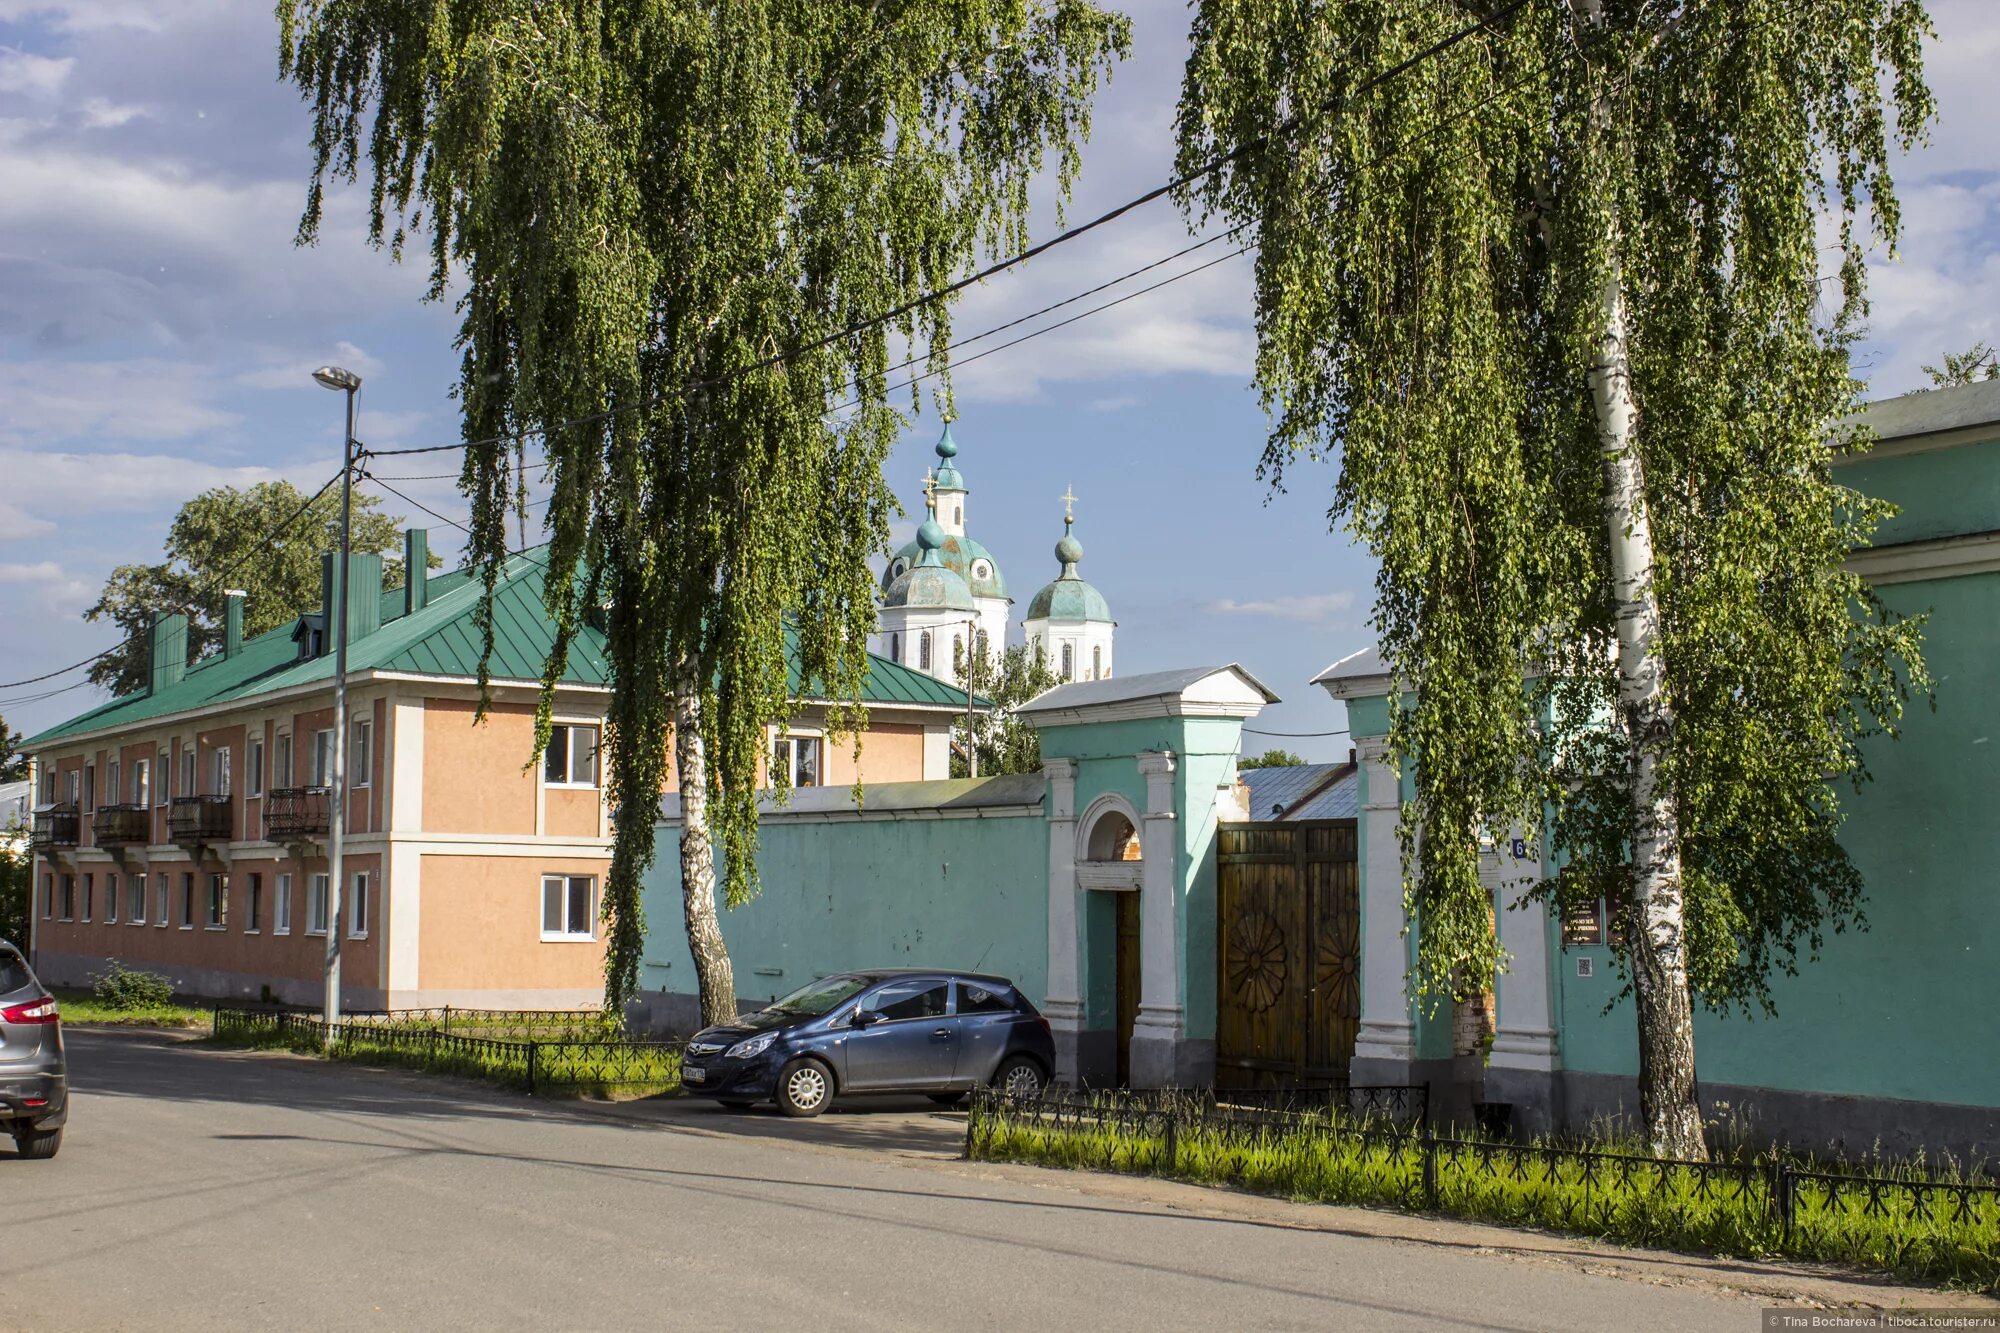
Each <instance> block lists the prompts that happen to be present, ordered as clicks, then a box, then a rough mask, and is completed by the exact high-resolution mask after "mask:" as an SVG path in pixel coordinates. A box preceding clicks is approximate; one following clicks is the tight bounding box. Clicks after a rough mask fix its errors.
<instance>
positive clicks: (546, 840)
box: [24, 532, 965, 1008]
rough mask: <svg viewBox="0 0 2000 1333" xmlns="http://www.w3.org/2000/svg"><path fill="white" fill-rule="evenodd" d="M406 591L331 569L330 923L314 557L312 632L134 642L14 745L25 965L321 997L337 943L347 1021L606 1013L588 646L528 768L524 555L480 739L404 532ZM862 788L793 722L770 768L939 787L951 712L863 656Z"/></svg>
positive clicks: (508, 598)
mask: <svg viewBox="0 0 2000 1333" xmlns="http://www.w3.org/2000/svg"><path fill="white" fill-rule="evenodd" d="M406 556H407V559H406V560H405V563H404V568H405V570H407V571H410V573H409V575H408V582H407V585H406V586H405V587H403V588H401V589H395V590H390V591H386V592H385V591H384V590H383V589H382V560H381V557H380V556H379V555H356V556H353V557H352V558H351V559H352V564H351V565H350V578H351V580H352V587H353V589H354V595H353V596H352V598H351V599H350V608H349V646H348V706H349V710H350V716H351V719H352V721H351V725H352V728H353V730H352V734H351V737H350V747H349V751H348V773H349V796H348V822H347V838H346V842H345V856H344V859H345V877H346V879H347V883H346V885H345V886H344V891H343V893H342V894H341V909H340V916H341V919H340V920H338V921H333V920H329V919H328V902H329V899H330V895H329V893H328V888H329V886H328V882H327V857H326V851H327V849H326V839H327V832H328V823H329V816H330V813H331V806H330V782H331V758H332V747H333V731H332V727H333V653H332V644H331V637H332V636H331V635H329V634H328V632H327V627H328V625H329V624H331V619H330V616H329V613H328V607H329V605H330V603H331V588H332V584H333V577H332V576H333V570H334V562H333V558H332V557H328V558H327V560H326V562H325V566H324V568H325V576H324V577H323V579H322V584H323V589H324V591H323V595H322V599H321V608H320V610H319V611H318V612H317V613H314V614H309V615H305V616H301V617H300V618H299V619H298V620H297V621H296V622H295V623H294V624H292V625H290V626H287V627H284V628H280V629H277V630H273V631H271V632H270V633H267V634H263V635H260V636H258V637H256V638H253V639H249V640H247V641H246V640H245V639H244V638H243V635H242V632H241V626H242V616H241V604H240V601H238V600H236V599H232V601H231V604H230V607H229V612H228V620H227V628H226V633H225V640H224V644H223V647H222V648H221V650H220V651H219V652H217V653H214V654H211V655H210V656H209V657H207V658H205V659H203V660H201V661H199V662H194V663H189V662H187V661H186V656H187V622H186V620H185V618H183V617H180V616H163V617H160V618H159V619H158V620H157V621H156V623H155V625H154V628H153V633H152V642H151V645H150V654H151V675H150V680H149V685H148V688H147V689H145V690H144V691H142V692H140V693H136V694H132V695H128V696H126V697H123V698H118V699H114V700H111V701H110V702H108V703H105V704H103V705H101V706H99V707H97V708H94V709H92V710H91V711H89V712H87V713H84V714H82V715H81V716H79V717H76V718H72V719H71V720H69V721H68V722H65V723H63V724H61V725H60V726H57V727H53V728H51V729H49V730H48V731H45V732H43V733H42V734H40V735H38V736H35V737H33V738H31V739H30V740H29V741H27V742H26V743H25V747H24V748H26V749H27V751H28V752H29V753H30V755H31V756H32V757H33V760H34V764H35V772H36V781H37V791H36V796H37V803H36V810H35V827H34V835H33V836H34V847H35V867H34V876H35V879H34V885H35V899H34V904H33V934H32V945H33V948H34V952H35V964H36V968H37V970H38V971H39V972H40V973H41V975H42V976H43V977H45V978H46V979H48V980H49V981H51V982H53V983H55V984H59V985H61V984H84V983H85V982H87V980H88V979H89V978H90V977H91V976H92V975H93V974H95V973H96V972H98V971H99V970H101V969H102V968H103V967H104V965H105V963H106V961H107V960H109V959H113V958H116V959H119V960H120V961H122V962H124V963H126V964H127V965H128V966H134V967H143V968H146V969H148V970H152V971H158V972H162V973H165V974H166V975H168V976H170V977H173V978H174V979H175V980H176V981H177V982H179V983H180V985H181V987H182V989H183V990H184V991H186V992H189V993H194V994H201V995H208V996H217V997H225V996H247V997H259V996H265V995H268V996H270V997H271V998H274V999H279V1000H284V1001H292V1002H304V1003H310V1002H314V1001H317V999H318V998H319V996H320V994H321V976H322V970H323V966H324V958H325V951H326V934H327V932H328V931H339V932H341V935H342V950H343V963H342V971H343V981H344V991H345V995H346V998H347V1003H348V1006H349V1007H351V1008H378V1007H392V1008H401V1007H411V1006H426V1005H439V1004H463V1005H485V1006H521V1007H532V1008H571V1007H576V1006H580V1005H586V1004H592V1003H596V1002H597V1001H598V1000H599V999H600V998H601V996H602V991H603V958H604V954H603V943H602V935H603V932H602V930H601V927H600V922H599V920H598V912H599V907H600V900H599V894H600V892H601V889H602V885H603V881H604V875H605V872H606V870H607V869H608V868H609V865H610V845H611V844H610V837H609V834H610V831H611V830H610V824H609V819H610V811H609V809H608V807H607V804H606V801H605V793H604V788H603V784H602V781H601V778H602V771H603V770H602V764H601V763H600V761H599V757H598V737H599V734H600V727H601V724H602V719H603V716H604V709H605V703H606V700H607V697H608V688H607V686H606V683H605V682H606V667H605V661H604V656H603V640H602V638H601V637H600V636H599V635H597V633H596V632H595V631H594V630H586V631H585V632H584V633H583V634H582V635H580V636H579V638H578V640H577V642H576V643H575V644H574V646H573V647H572V649H571V652H570V660H569V669H568V671H567V673H566V674H565V675H564V677H563V680H562V682H561V684H560V686H559V687H558V689H557V691H556V700H555V724H556V727H555V734H554V740H553V743H552V744H551V745H550V746H549V747H548V749H547V751H546V753H545V754H544V756H543V758H542V760H541V761H540V762H538V763H531V762H530V759H531V756H532V754H533V749H534V715H535V703H536V698H537V689H538V686H537V682H538V680H539V678H540V676H541V672H542V665H543V662H544V660H545V659H546V657H547V654H548V651H549V648H550V647H551V645H552V643H553V640H554V627H553V625H552V623H551V622H550V621H549V619H548V617H547V615H546V614H545V612H544V611H543V608H542V574H543V572H544V570H543V565H542V561H543V559H544V558H545V553H544V552H543V551H542V550H534V551H528V552H525V553H523V554H520V555H517V556H514V557H511V558H510V559H509V561H508V563H507V566H506V568H505V570H504V571H503V572H502V575H501V578H500V581H499V587H498V591H497V594H496V598H495V603H494V608H493V626H494V651H493V657H492V662H491V667H490V673H491V675H490V685H489V695H488V698H489V703H488V707H487V711H486V716H485V718H484V720H483V721H477V722H476V721H475V714H476V711H477V709H478V706H479V688H478V684H477V671H478V665H479V656H480V650H481V637H482V636H481V632H480V629H479V626H478V625H477V623H476V620H475V609H476V607H477V606H478V604H479V600H480V581H479V579H478V578H477V577H476V576H475V575H474V574H473V572H472V571H469V570H458V571H455V572H452V573H446V574H441V575H429V576H427V575H426V572H425V556H426V552H425V543H424V534H422V533H421V532H412V533H410V534H409V537H408V542H407V549H406ZM864 698H865V701H866V703H867V705H868V710H869V721H868V725H867V728H866V730H865V731H864V733H863V736H862V751H861V758H860V761H859V762H860V765H861V768H862V772H861V773H857V771H856V762H855V760H854V757H853V747H852V744H851V741H850V739H849V738H846V737H839V738H829V737H828V736H827V735H826V734H825V728H824V725H823V719H824V716H825V711H826V710H825V707H824V704H823V702H818V703H816V702H815V701H812V700H806V701H805V702H804V705H803V707H802V709H801V712H800V716H799V717H797V718H795V719H794V721H793V723H792V725H791V728H790V731H789V734H783V735H781V734H779V732H778V729H777V728H776V727H775V726H774V727H773V728H772V735H771V749H770V755H771V762H772V763H773V764H783V765H785V766H786V767H787V768H788V769H789V771H790V774H791V778H792V781H793V782H794V784H795V785H798V786H812V785H819V784H845V783H851V782H853V781H855V780H856V778H857V777H858V776H864V775H865V777H866V779H867V780H868V781H869V782H892V781H908V780H916V779H924V778H942V777H946V776H948V775H949V746H950V730H951V724H952V721H953V720H954V718H955V716H956V715H957V714H958V713H959V712H961V711H962V710H963V709H964V707H965V696H964V695H963V693H961V692H958V691H954V690H952V689H951V688H950V687H949V686H947V685H945V684H944V683H943V682H941V681H938V680H935V679H933V678H931V677H929V676H927V675H924V674H922V673H920V672H917V671H914V670H911V669H908V668H905V667H902V666H899V665H897V664H896V663H894V662H890V661H887V660H885V659H879V658H878V659H875V660H874V661H873V663H872V666H871V673H870V677H869V681H868V685H867V687H866V690H865V693H864Z"/></svg>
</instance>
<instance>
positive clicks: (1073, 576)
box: [1027, 494, 1112, 625]
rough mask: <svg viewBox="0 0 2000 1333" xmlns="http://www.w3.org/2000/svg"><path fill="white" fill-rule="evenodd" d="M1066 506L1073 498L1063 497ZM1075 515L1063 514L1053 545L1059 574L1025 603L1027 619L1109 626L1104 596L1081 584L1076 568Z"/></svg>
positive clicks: (1078, 556) (1079, 546)
mask: <svg viewBox="0 0 2000 1333" xmlns="http://www.w3.org/2000/svg"><path fill="white" fill-rule="evenodd" d="M1063 500H1064V502H1065V504H1068V505H1073V504H1074V503H1075V501H1076V497H1075V496H1074V495H1068V494H1065V495H1064V497H1063ZM1075 528H1076V515H1075V513H1074V512H1066V513H1064V514H1063V535H1062V539H1061V540H1060V541H1058V542H1057V543H1056V563H1057V564H1058V565H1060V566H1062V572H1061V573H1059V574H1057V575H1056V578H1055V582H1053V583H1050V584H1048V585H1046V586H1045V587H1043V589H1042V590H1041V591H1040V592H1038V593H1036V594H1035V596H1034V600H1032V601H1030V602H1029V603H1028V615H1027V619H1029V620H1031V621H1035V620H1058V621H1065V622H1085V623H1103V624H1107V625H1108V624H1111V623H1112V620H1111V608H1110V606H1109V605H1108V604H1107V603H1106V602H1105V600H1104V594H1102V593H1100V592H1098V591H1097V589H1095V588H1093V587H1091V586H1090V585H1089V584H1088V583H1086V582H1084V579H1083V575H1081V574H1079V573H1077V571H1076V567H1077V566H1078V565H1079V564H1081V563H1082V562H1083V543H1082V542H1080V541H1078V540H1077V539H1076V532H1075Z"/></svg>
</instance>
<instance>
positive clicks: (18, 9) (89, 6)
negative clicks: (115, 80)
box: [0, 0, 215, 33]
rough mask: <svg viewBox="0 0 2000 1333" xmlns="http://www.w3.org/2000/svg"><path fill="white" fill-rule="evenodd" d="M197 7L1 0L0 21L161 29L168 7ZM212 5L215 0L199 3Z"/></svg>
mask: <svg viewBox="0 0 2000 1333" xmlns="http://www.w3.org/2000/svg"><path fill="white" fill-rule="evenodd" d="M191 7H194V6H193V5H192V4H191V0H173V4H172V5H171V6H169V5H163V4H161V3H160V0H0V22H7V23H19V22H22V21H24V20H27V19H37V20H40V21H43V22H46V23H47V24H48V25H49V26H50V27H53V28H54V29H56V31H58V32H66V33H87V32H102V31H104V30H106V29H109V28H131V29H135V30H137V31H140V32H158V31H160V30H161V29H162V28H163V27H164V26H165V20H166V17H167V13H168V11H169V10H178V11H185V10H186V9H188V8H191ZM199 7H200V8H205V9H213V8H214V7H215V5H214V3H213V0H211V2H210V3H207V4H203V5H201V6H199Z"/></svg>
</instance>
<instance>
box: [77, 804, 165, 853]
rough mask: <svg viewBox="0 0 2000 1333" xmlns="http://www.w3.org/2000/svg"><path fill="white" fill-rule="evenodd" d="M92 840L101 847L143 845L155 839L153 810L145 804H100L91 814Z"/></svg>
mask: <svg viewBox="0 0 2000 1333" xmlns="http://www.w3.org/2000/svg"><path fill="white" fill-rule="evenodd" d="M90 840H91V841H92V842H93V843H96V844H97V845H98V846H99V847H133V846H143V845H145V844H146V843H149V842H151V841H152V840H153V812H152V811H150V810H148V809H147V808H146V807H145V806H143V805H100V806H98V807H97V809H96V810H94V811H92V812H91V815H90Z"/></svg>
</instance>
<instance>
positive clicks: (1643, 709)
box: [1576, 0, 1708, 1158]
mask: <svg viewBox="0 0 2000 1333" xmlns="http://www.w3.org/2000/svg"><path fill="white" fill-rule="evenodd" d="M1600 3H1601V0H1576V6H1577V12H1578V13H1579V14H1580V16H1581V17H1582V18H1583V19H1584V20H1585V21H1586V22H1587V23H1588V24H1590V25H1591V26H1593V27H1594V26H1599V25H1601V24H1602V23H1603V12H1602V10H1601V8H1600ZM1593 119H1594V121H1595V122H1596V124H1597V125H1598V127H1599V128H1600V130H1604V129H1608V127H1609V124H1610V120H1611V116H1610V106H1609V103H1608V101H1607V99H1605V98H1604V97H1603V96H1601V95H1600V97H1599V99H1598V101H1597V104H1596V106H1595V107H1594V108H1593ZM1611 218H1612V220H1611V222H1610V223H1609V227H1610V234H1609V236H1608V237H1607V238H1606V239H1607V244H1606V272H1605V275H1604V280H1603V283H1602V285H1601V287H1600V288H1599V309H1598V315H1599V325H1598V329H1599V331H1598V335H1597V346H1596V348H1595V350H1594V354H1593V356H1592V358H1591V365H1590V374H1589V383H1590V393H1591V399H1592V403H1593V405H1594V407H1595V409H1596V415H1597V431H1598V453H1599V457H1600V458H1601V459H1602V461H1603V467H1604V520H1605V527H1606V530H1607V533H1608V536H1609V538H1610V548H1611V585H1612V595H1613V597H1614V598H1615V600H1616V602H1617V607H1618V700H1619V706H1620V708H1619V710H1620V713H1621V715H1622V722H1623V725H1624V728H1625V734H1626V738H1627V754H1628V763H1629V764H1630V774H1629V779H1630V787H1631V794H1632V870H1633V875H1632V901H1631V904H1630V906H1629V909H1628V918H1629V919H1628V924H1627V927H1626V936H1627V942H1626V947H1627V954H1628V957H1629V959H1630V962H1631V967H1632V992H1633V999H1634V1007H1635V1008H1636V1009H1637V1011H1638V1023H1639V1108H1640V1115H1641V1117H1642V1118H1643V1119H1644V1121H1645V1131H1646V1137H1647V1139H1648V1140H1649V1141H1650V1143H1651V1145H1652V1148H1653V1151H1654V1152H1656V1153H1658V1154H1661V1155H1662V1156H1670V1157H1684V1158H1706V1157H1707V1155H1708V1154H1707V1147H1706V1143H1705V1141H1704V1138H1703V1134H1702V1125H1701V1105H1700V1101H1699V1099H1698V1096H1697V1091H1696V1086H1695V1066H1694V1010H1693V1001H1692V997H1691V995H1690V993H1689V990H1688V975H1687V950H1686V928H1685V898H1684V894H1683V891H1682V883H1681V858H1680V820H1679V817H1678V815H1677V813H1676V811H1675V809H1674V804H1673V798H1672V793H1671V792H1669V791H1667V790H1666V789H1665V788H1664V786H1663V785H1662V783H1661V781H1660V773H1659V768H1660V754H1661V751H1662V749H1663V748H1664V747H1665V745H1666V744H1667V741H1668V738H1669V736H1670V735H1671V733H1672V728H1673V718H1672V715H1671V712H1670V709H1669V706H1668V702H1667V692H1666V672H1665V664H1664V662H1663V661H1662V659H1661V656H1660V603H1659V597H1658V595H1657V593H1656V591H1655V589H1654V586H1653V530H1652V523H1651V520H1650V518H1649V516H1648V514H1647V508H1646V485H1645V475H1644V470H1643V468H1642V467H1641V464H1640V460H1639V453H1638V408H1637V405H1636V404H1635V403H1634V402H1633V399H1632V372H1631V356H1630V345H1629V342H1628V327H1627V316H1626V300H1625V284H1624V275H1623V271H1622V269H1621V268H1620V266H1619V256H1618V250H1619V241H1620V237H1619V230H1618V223H1617V220H1616V214H1615V213H1613V214H1611Z"/></svg>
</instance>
